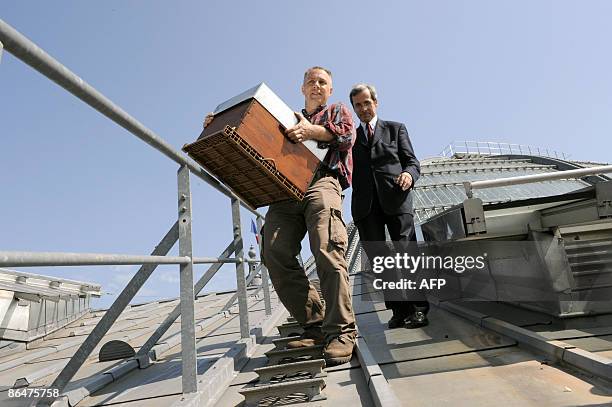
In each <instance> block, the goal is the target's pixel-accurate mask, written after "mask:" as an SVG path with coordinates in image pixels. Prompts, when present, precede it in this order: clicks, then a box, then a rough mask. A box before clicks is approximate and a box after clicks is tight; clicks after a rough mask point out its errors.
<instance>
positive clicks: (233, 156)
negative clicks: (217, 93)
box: [183, 83, 327, 208]
mask: <svg viewBox="0 0 612 407" xmlns="http://www.w3.org/2000/svg"><path fill="white" fill-rule="evenodd" d="M214 113H215V118H214V120H213V121H212V123H211V124H210V125H209V126H208V127H207V128H206V129H204V131H203V132H202V134H201V135H200V137H199V138H198V140H197V141H195V142H194V143H191V144H186V145H185V146H184V147H183V150H184V151H185V152H186V153H187V154H189V156H190V157H191V158H193V159H194V160H195V161H197V162H198V163H199V164H200V165H201V166H203V167H204V168H206V169H207V170H208V171H210V172H211V173H212V174H213V175H214V176H215V177H217V178H218V179H219V180H220V181H221V182H223V183H224V184H225V185H227V186H228V187H230V188H231V189H232V190H233V191H234V192H235V193H236V194H237V195H238V196H240V198H241V199H243V200H245V201H246V202H247V203H248V204H249V205H251V206H252V207H254V208H259V207H262V206H266V205H269V204H271V203H275V202H280V201H286V200H289V199H297V200H301V199H302V198H303V197H304V194H305V192H306V189H308V186H309V185H310V182H311V181H312V178H313V176H314V173H315V171H316V170H317V168H318V166H319V164H320V162H321V160H322V159H323V158H324V157H325V154H326V152H327V149H320V148H318V147H317V143H316V142H314V141H312V140H308V141H306V142H304V143H297V144H296V143H293V142H291V141H290V140H289V139H288V138H287V137H286V136H285V134H284V130H285V129H286V128H288V127H291V126H293V125H294V124H296V123H297V119H296V117H295V115H294V113H293V111H292V110H291V109H290V108H289V107H288V106H287V105H286V104H285V103H283V101H282V100H281V99H280V98H279V97H278V96H276V95H275V94H274V93H273V92H272V91H271V90H270V89H269V88H268V87H267V86H266V85H265V84H264V83H261V84H259V85H257V86H255V87H254V88H251V89H249V90H247V91H246V92H244V93H242V94H240V95H238V96H236V97H234V98H232V99H230V100H228V101H226V102H224V103H222V104H220V105H219V106H217V108H216V109H215V112H214Z"/></svg>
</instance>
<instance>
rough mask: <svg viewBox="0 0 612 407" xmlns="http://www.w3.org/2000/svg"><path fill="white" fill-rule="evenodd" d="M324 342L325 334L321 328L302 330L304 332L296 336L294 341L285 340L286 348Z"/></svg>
mask: <svg viewBox="0 0 612 407" xmlns="http://www.w3.org/2000/svg"><path fill="white" fill-rule="evenodd" d="M323 344H325V335H324V334H323V331H321V328H310V329H306V330H304V333H303V334H301V335H300V336H298V337H296V338H295V340H294V341H291V342H287V345H286V347H287V349H296V348H305V347H308V346H315V345H323Z"/></svg>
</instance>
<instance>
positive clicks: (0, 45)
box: [0, 41, 4, 62]
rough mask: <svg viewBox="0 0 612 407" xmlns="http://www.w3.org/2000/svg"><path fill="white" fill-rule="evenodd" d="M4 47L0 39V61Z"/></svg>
mask: <svg viewBox="0 0 612 407" xmlns="http://www.w3.org/2000/svg"><path fill="white" fill-rule="evenodd" d="M3 49H4V44H2V41H0V62H2V50H3Z"/></svg>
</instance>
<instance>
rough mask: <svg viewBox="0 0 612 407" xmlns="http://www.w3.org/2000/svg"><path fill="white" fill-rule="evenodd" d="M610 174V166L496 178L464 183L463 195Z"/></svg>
mask: <svg viewBox="0 0 612 407" xmlns="http://www.w3.org/2000/svg"><path fill="white" fill-rule="evenodd" d="M611 172H612V165H602V166H598V167H589V168H581V169H578V170H567V171H556V172H547V173H544V174H531V175H523V176H520V177H509V178H498V179H492V180H486V181H466V182H464V183H463V187H464V188H465V194H466V195H467V197H468V198H472V196H473V190H474V189H484V188H493V187H503V186H508V185H519V184H529V183H532V182H540V181H552V180H557V179H573V178H581V177H586V176H588V175H598V174H608V173H611Z"/></svg>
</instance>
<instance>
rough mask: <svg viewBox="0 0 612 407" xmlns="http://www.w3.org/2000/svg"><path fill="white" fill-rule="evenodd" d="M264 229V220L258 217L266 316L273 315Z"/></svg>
mask: <svg viewBox="0 0 612 407" xmlns="http://www.w3.org/2000/svg"><path fill="white" fill-rule="evenodd" d="M262 227H263V218H262V217H261V216H258V217H257V233H259V257H261V286H262V287H263V292H264V306H265V309H266V315H271V314H272V302H271V301H270V279H269V278H268V268H267V267H266V265H265V264H264V262H263V234H262V233H261V230H262Z"/></svg>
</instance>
